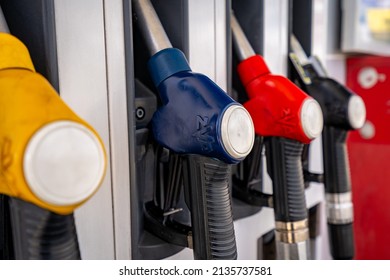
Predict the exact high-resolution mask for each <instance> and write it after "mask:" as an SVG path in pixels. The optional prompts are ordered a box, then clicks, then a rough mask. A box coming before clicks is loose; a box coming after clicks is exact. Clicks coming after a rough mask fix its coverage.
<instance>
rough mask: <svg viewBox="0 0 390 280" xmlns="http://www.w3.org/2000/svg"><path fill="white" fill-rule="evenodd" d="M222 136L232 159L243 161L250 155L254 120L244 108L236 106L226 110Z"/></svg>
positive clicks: (253, 135) (222, 123)
mask: <svg viewBox="0 0 390 280" xmlns="http://www.w3.org/2000/svg"><path fill="white" fill-rule="evenodd" d="M221 136H222V143H223V146H224V147H225V150H226V151H227V152H228V153H229V155H230V156H231V157H233V158H235V159H242V158H244V157H246V156H247V155H248V154H249V153H250V151H251V150H252V147H253V143H254V139H255V130H254V126H253V122H252V118H251V116H250V115H249V113H248V111H247V110H246V109H245V108H244V107H243V106H241V105H236V104H234V105H231V106H230V107H229V108H227V109H226V111H225V112H224V114H223V116H222V121H221Z"/></svg>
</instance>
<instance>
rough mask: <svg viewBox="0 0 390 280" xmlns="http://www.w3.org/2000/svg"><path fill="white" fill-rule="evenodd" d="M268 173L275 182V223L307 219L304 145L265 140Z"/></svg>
mask: <svg viewBox="0 0 390 280" xmlns="http://www.w3.org/2000/svg"><path fill="white" fill-rule="evenodd" d="M266 140H267V141H266V155H267V171H268V173H269V175H270V177H271V179H272V185H273V196H274V212H275V220H276V221H280V222H295V221H300V220H304V219H307V216H308V214H307V209H306V200H305V188H304V181H303V170H302V161H301V156H302V151H303V144H302V143H300V142H298V141H296V140H291V139H286V138H281V137H269V138H267V139H266Z"/></svg>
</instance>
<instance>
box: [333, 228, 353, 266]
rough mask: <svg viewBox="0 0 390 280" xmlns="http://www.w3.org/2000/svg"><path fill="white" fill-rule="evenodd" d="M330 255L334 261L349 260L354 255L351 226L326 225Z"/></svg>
mask: <svg viewBox="0 0 390 280" xmlns="http://www.w3.org/2000/svg"><path fill="white" fill-rule="evenodd" d="M328 234H329V241H330V253H331V255H332V256H333V258H334V259H335V260H351V259H353V257H354V255H355V245H354V238H353V237H354V234H353V224H352V223H349V224H340V225H333V224H329V223H328Z"/></svg>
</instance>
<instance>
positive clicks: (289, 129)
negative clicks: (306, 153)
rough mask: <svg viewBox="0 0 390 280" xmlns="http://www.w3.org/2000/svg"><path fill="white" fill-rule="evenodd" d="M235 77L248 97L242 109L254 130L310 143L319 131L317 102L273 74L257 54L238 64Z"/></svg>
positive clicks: (265, 134)
mask: <svg viewBox="0 0 390 280" xmlns="http://www.w3.org/2000/svg"><path fill="white" fill-rule="evenodd" d="M238 74H239V76H240V79H241V81H242V83H243V85H244V86H245V89H246V92H247V94H248V97H249V101H247V102H246V103H245V104H244V106H245V108H246V109H247V110H248V111H249V113H250V114H251V116H252V119H253V122H254V126H255V131H256V133H257V134H259V135H262V136H280V137H285V138H290V139H295V140H298V141H300V142H302V143H309V142H310V141H311V140H312V139H314V138H316V137H318V136H319V135H320V134H321V131H322V125H323V124H322V123H323V119H322V112H321V108H320V106H319V105H318V103H317V102H316V101H315V100H314V99H313V98H311V97H310V96H308V95H307V94H306V93H304V92H303V91H302V90H301V89H299V88H298V87H297V86H296V85H295V84H293V83H292V82H291V81H290V80H288V79H287V78H285V77H283V76H279V75H273V74H271V72H270V70H269V69H268V67H267V65H266V63H265V61H264V60H263V58H262V57H261V56H260V55H254V56H251V57H249V58H247V59H245V60H243V61H242V62H241V63H240V64H239V65H238Z"/></svg>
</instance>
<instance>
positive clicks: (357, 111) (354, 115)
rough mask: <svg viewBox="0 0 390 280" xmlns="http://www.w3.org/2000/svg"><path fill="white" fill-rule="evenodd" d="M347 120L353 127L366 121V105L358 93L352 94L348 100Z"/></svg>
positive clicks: (356, 127)
mask: <svg viewBox="0 0 390 280" xmlns="http://www.w3.org/2000/svg"><path fill="white" fill-rule="evenodd" d="M348 121H349V124H350V125H351V127H352V128H353V129H359V128H361V127H363V125H364V122H365V121H366V106H365V104H364V101H363V99H362V98H361V97H360V96H359V95H352V96H351V97H350V98H349V101H348Z"/></svg>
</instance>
